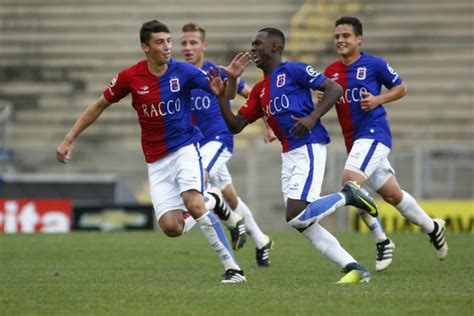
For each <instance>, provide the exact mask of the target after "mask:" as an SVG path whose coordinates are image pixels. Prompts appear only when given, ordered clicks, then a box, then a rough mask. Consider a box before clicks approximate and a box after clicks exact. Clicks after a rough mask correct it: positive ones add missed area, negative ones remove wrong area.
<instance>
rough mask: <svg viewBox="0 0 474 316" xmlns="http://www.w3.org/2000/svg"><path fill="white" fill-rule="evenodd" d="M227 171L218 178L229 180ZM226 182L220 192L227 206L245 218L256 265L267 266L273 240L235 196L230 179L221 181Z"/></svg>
mask: <svg viewBox="0 0 474 316" xmlns="http://www.w3.org/2000/svg"><path fill="white" fill-rule="evenodd" d="M225 170H226V171H227V174H228V177H227V176H222V177H219V179H221V180H224V179H226V178H228V179H229V180H231V177H230V173H229V172H228V170H227V167H226V168H225ZM222 183H224V184H226V183H227V184H226V185H225V187H224V188H223V189H222V194H223V195H224V198H225V200H226V201H227V203H228V204H229V206H230V207H231V208H232V209H233V210H234V211H236V212H239V213H240V214H242V215H243V216H244V218H245V226H246V227H247V233H248V234H249V235H250V236H251V237H252V239H253V241H254V242H255V245H256V246H257V247H256V249H255V257H256V260H257V265H258V266H260V267H268V266H269V265H270V250H271V249H272V248H273V244H274V242H273V240H272V239H271V238H270V236H268V235H265V234H264V233H263V232H262V230H261V229H260V227H259V226H258V224H257V222H256V221H255V218H254V217H253V214H252V211H250V209H249V207H248V206H247V205H246V204H245V203H244V201H242V199H241V198H240V197H238V196H237V191H236V190H235V187H234V185H233V184H232V182H230V181H222Z"/></svg>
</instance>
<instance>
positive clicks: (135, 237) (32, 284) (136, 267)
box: [0, 229, 474, 316]
mask: <svg viewBox="0 0 474 316" xmlns="http://www.w3.org/2000/svg"><path fill="white" fill-rule="evenodd" d="M272 236H273V238H274V240H275V242H276V245H275V248H274V250H273V251H272V253H271V267H270V268H257V267H256V264H255V258H254V256H255V248H254V244H253V242H252V240H251V239H250V240H248V242H247V244H246V245H245V247H244V248H243V249H241V250H240V251H239V252H237V253H236V255H237V257H238V260H239V263H240V265H241V266H242V267H243V269H244V270H245V273H246V276H247V283H245V284H220V279H221V274H222V272H223V269H222V266H221V264H220V262H219V260H218V258H217V256H216V255H215V254H214V252H213V251H212V250H211V248H210V246H209V245H208V243H207V240H206V239H205V238H204V237H203V236H202V234H201V233H200V231H199V229H195V230H194V231H193V232H191V233H190V234H187V235H185V236H183V237H179V238H167V237H165V236H164V235H163V234H162V233H157V232H146V233H142V232H128V233H126V232H118V233H90V232H88V233H71V234H59V235H54V234H49V235H46V234H42V235H41V234H32V235H26V234H23V235H21V234H18V235H6V234H3V235H0V313H1V314H2V315H173V316H176V315H259V316H260V315H349V314H351V315H473V314H474V303H473V302H474V291H473V288H474V286H473V281H474V280H473V273H474V270H473V267H474V265H473V259H474V251H473V250H474V247H473V235H472V234H448V235H447V240H448V243H449V247H450V252H449V256H448V258H447V260H446V261H444V262H440V261H438V260H437V258H436V256H435V253H434V250H433V248H432V246H431V245H430V244H429V242H428V237H427V236H426V235H424V234H419V233H398V234H392V235H391V237H392V239H393V240H394V241H395V243H396V246H397V248H396V253H395V259H394V262H393V264H392V266H391V267H390V268H389V269H388V270H387V271H385V272H382V273H376V272H375V271H374V261H375V246H374V243H373V240H372V237H371V236H370V235H368V234H358V233H351V232H340V233H336V236H337V237H338V239H339V240H340V242H341V243H342V245H343V246H344V247H345V248H346V249H347V250H348V251H349V252H350V253H351V254H352V255H353V256H354V257H356V258H357V259H358V260H359V261H360V262H361V263H362V264H363V265H365V266H366V267H368V268H369V269H370V270H371V272H372V280H371V281H370V283H368V284H353V285H338V284H335V281H337V280H338V279H339V278H340V277H341V276H342V274H341V273H340V272H339V270H340V268H339V267H338V266H337V265H335V264H333V263H332V262H329V260H327V259H326V258H325V257H323V256H322V255H321V254H319V253H318V252H316V251H315V250H314V249H313V248H312V246H311V245H310V244H309V242H308V241H307V240H306V239H305V238H303V236H301V235H300V234H298V233H296V232H278V233H277V232H275V233H273V234H272Z"/></svg>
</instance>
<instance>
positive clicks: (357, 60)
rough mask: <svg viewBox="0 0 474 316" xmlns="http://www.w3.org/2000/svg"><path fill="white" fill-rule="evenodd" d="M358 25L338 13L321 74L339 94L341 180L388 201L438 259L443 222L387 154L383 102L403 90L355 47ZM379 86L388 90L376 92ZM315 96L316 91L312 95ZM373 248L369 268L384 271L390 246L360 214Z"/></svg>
mask: <svg viewBox="0 0 474 316" xmlns="http://www.w3.org/2000/svg"><path fill="white" fill-rule="evenodd" d="M362 42H363V36H362V23H361V22H360V21H359V19H357V18H355V17H341V18H340V19H338V20H337V21H336V23H335V31H334V43H335V45H336V50H337V53H338V54H339V55H340V57H341V58H340V60H338V61H335V62H334V63H332V64H331V65H329V66H328V67H327V68H326V70H325V72H324V74H325V75H326V77H328V78H330V79H332V80H333V81H335V82H337V83H339V84H340V85H341V86H342V87H343V89H344V94H343V96H342V97H341V98H340V99H339V100H338V102H337V104H336V109H337V114H338V118H339V123H340V125H341V128H342V133H343V135H344V140H345V144H346V149H347V152H348V158H347V161H346V164H345V167H344V172H343V175H342V182H343V183H345V182H346V181H355V182H357V184H359V185H360V186H362V185H364V184H366V185H367V186H368V187H370V188H371V189H372V190H374V191H375V192H377V193H378V194H380V196H382V198H383V199H384V200H385V201H386V202H388V203H390V204H391V205H393V206H394V207H395V208H396V209H397V210H398V211H399V212H400V214H402V215H403V216H404V217H406V218H407V219H408V220H410V221H411V222H413V223H414V224H416V225H418V226H421V228H422V229H423V230H424V231H425V232H426V233H428V235H429V237H430V240H431V242H432V243H433V246H434V248H435V250H436V255H437V257H438V259H440V260H444V259H445V258H446V256H447V255H448V244H447V243H446V241H445V235H444V229H445V222H444V221H443V220H442V219H434V220H433V219H431V218H430V217H429V216H428V214H426V212H425V211H424V210H423V209H422V208H421V207H420V205H419V204H418V203H417V202H416V200H415V199H414V198H413V197H412V196H411V195H410V194H409V193H408V192H406V191H404V190H402V189H401V188H400V185H399V184H398V182H397V179H396V178H395V171H394V170H393V168H392V166H391V165H390V162H389V161H388V158H387V157H388V155H389V153H390V149H391V147H392V136H391V133H390V128H389V124H388V121H387V114H386V112H385V109H384V107H383V104H386V103H389V102H393V101H395V100H398V99H400V98H402V97H403V96H404V95H405V94H406V92H407V88H406V86H405V84H404V83H403V82H402V79H401V78H400V76H399V75H398V73H397V72H396V71H395V70H394V69H393V68H392V67H391V66H390V65H389V64H388V63H387V62H386V61H385V60H384V59H382V58H379V57H375V56H371V55H368V54H366V53H364V52H362V51H361V48H360V46H361V44H362ZM382 85H383V86H385V87H386V88H387V89H388V90H386V91H384V92H382V91H381V90H382V89H381V88H382ZM320 97H321V94H319V95H318V98H320ZM362 219H363V221H364V222H365V223H366V224H367V226H368V227H369V228H370V229H371V231H372V234H373V235H374V238H375V241H376V247H377V259H376V263H375V267H376V270H377V271H382V270H384V269H386V268H387V267H388V266H389V265H390V263H391V262H392V256H393V251H394V249H395V244H394V243H393V241H391V240H390V239H389V238H388V237H387V236H386V234H385V233H384V230H383V228H382V226H381V224H380V221H379V220H378V219H376V218H373V217H369V216H366V214H362Z"/></svg>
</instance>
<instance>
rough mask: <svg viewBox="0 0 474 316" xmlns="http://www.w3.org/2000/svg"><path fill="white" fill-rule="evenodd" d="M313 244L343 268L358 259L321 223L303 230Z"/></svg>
mask: <svg viewBox="0 0 474 316" xmlns="http://www.w3.org/2000/svg"><path fill="white" fill-rule="evenodd" d="M303 235H304V236H305V237H306V238H308V239H309V241H310V242H311V244H312V245H313V246H314V247H315V248H316V249H317V250H318V251H319V252H320V253H322V254H323V255H325V256H326V257H328V258H329V259H330V260H331V261H333V262H335V263H337V264H338V265H340V266H341V267H342V268H344V267H345V266H346V265H347V264H349V263H351V262H356V260H355V259H354V258H353V257H352V256H351V255H350V254H349V253H348V252H347V251H346V250H345V249H344V248H342V246H341V245H340V244H339V241H338V240H337V239H336V237H334V236H333V235H332V234H331V233H330V232H328V231H327V230H326V229H325V228H324V227H323V226H321V225H320V224H319V223H314V224H313V225H311V226H310V227H308V228H307V229H306V230H305V231H303Z"/></svg>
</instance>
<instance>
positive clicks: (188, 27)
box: [181, 22, 206, 42]
mask: <svg viewBox="0 0 474 316" xmlns="http://www.w3.org/2000/svg"><path fill="white" fill-rule="evenodd" d="M181 30H182V31H183V32H199V33H200V34H201V40H202V41H203V42H204V41H205V40H206V30H205V29H203V28H202V27H201V26H200V25H199V24H197V23H196V22H189V23H186V24H185V25H183V28H182V29H181Z"/></svg>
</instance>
